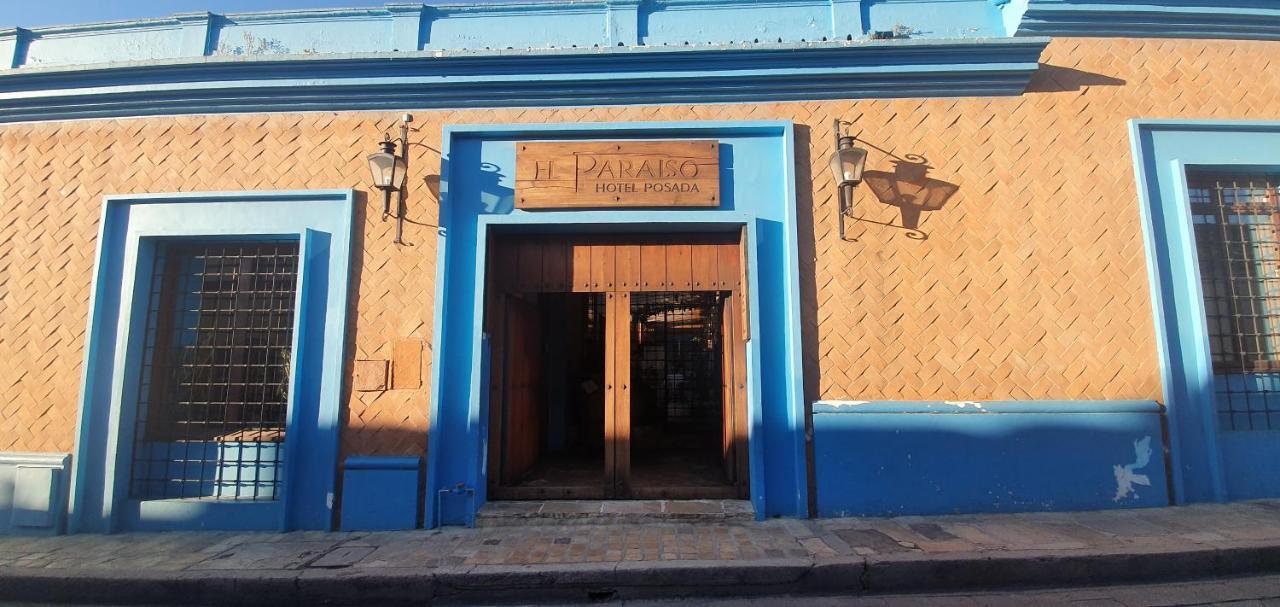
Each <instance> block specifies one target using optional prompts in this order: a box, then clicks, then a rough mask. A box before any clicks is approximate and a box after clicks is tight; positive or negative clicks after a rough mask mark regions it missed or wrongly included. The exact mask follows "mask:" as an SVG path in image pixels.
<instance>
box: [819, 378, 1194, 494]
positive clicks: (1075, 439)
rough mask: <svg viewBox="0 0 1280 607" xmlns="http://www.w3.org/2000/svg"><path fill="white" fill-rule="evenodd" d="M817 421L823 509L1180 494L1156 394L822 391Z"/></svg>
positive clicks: (820, 492)
mask: <svg viewBox="0 0 1280 607" xmlns="http://www.w3.org/2000/svg"><path fill="white" fill-rule="evenodd" d="M813 426H814V466H815V473H816V489H817V501H818V515H819V516H824V517H834V516H892V515H905V514H953V513H957V514H958V513H971V512H1019V511H1050V510H1091V509H1102V508H1121V507H1124V508H1132V507H1155V506H1165V505H1168V504H1169V490H1168V481H1167V475H1166V468H1165V457H1164V439H1163V433H1162V431H1161V413H1160V407H1159V405H1157V404H1156V403H1154V402H1149V401H1065V402H1064V401H1033V402H981V403H978V402H864V401H845V402H836V401H822V402H818V403H815V404H814V407H813Z"/></svg>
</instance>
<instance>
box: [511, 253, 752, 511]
mask: <svg viewBox="0 0 1280 607" xmlns="http://www.w3.org/2000/svg"><path fill="white" fill-rule="evenodd" d="M739 241H740V237H739V235H737V234H710V235H697V236H692V237H682V238H672V237H640V236H631V237H602V236H585V235H583V236H567V237H566V236H562V235H558V236H529V235H519V236H516V235H513V236H505V237H499V238H495V240H494V242H493V244H492V247H493V250H492V251H491V255H490V256H489V259H490V260H491V264H492V266H491V268H490V273H489V276H490V282H489V285H488V287H489V288H488V289H487V294H488V296H487V299H488V301H487V312H486V325H487V327H488V329H489V334H490V336H491V339H492V342H491V343H492V344H493V355H492V360H493V361H494V363H493V368H492V373H491V381H490V385H489V389H490V391H491V392H490V395H491V397H490V403H491V405H490V437H491V440H490V457H489V462H490V463H489V495H490V496H491V497H492V498H493V499H610V498H618V499H701V498H716V499H724V498H745V497H746V496H747V490H748V484H747V476H748V474H747V445H746V441H747V436H746V411H745V409H746V406H745V405H746V403H745V389H744V388H745V377H744V376H745V365H744V364H743V360H742V358H743V353H744V345H745V339H746V335H745V332H744V331H742V330H741V327H742V326H744V323H742V321H741V317H740V316H739V315H741V314H743V313H744V310H743V309H742V306H741V305H740V304H739V303H738V302H739V301H740V300H741V299H742V289H741V278H740V268H741V266H742V264H741V254H740V251H739V247H738V243H739Z"/></svg>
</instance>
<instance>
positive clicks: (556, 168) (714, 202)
mask: <svg viewBox="0 0 1280 607" xmlns="http://www.w3.org/2000/svg"><path fill="white" fill-rule="evenodd" d="M515 197H516V201H515V202H516V208H518V209H549V208H564V207H578V208H585V207H715V206H720V142H718V141H707V140H698V141H528V142H519V143H517V144H516V193H515Z"/></svg>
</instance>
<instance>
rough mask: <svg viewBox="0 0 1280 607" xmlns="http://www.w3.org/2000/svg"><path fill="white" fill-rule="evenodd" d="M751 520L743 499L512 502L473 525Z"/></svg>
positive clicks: (492, 506)
mask: <svg viewBox="0 0 1280 607" xmlns="http://www.w3.org/2000/svg"><path fill="white" fill-rule="evenodd" d="M755 517H756V511H755V508H753V507H752V506H751V502H750V501H747V500H546V501H516V500H512V501H495V502H489V503H487V504H485V505H484V507H483V508H481V509H480V512H479V513H477V514H476V526H477V527H503V526H515V525H616V524H642V523H675V522H680V523H688V522H717V523H721V522H727V521H750V520H754V519H755Z"/></svg>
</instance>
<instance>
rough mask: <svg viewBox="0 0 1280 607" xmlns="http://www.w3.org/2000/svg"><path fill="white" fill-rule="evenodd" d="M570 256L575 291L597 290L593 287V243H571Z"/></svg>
mask: <svg viewBox="0 0 1280 607" xmlns="http://www.w3.org/2000/svg"><path fill="white" fill-rule="evenodd" d="M569 248H570V249H571V252H570V255H569V258H570V261H571V262H572V264H573V265H572V267H571V268H570V271H569V272H570V275H571V276H572V277H573V291H574V292H578V293H585V292H589V291H595V290H596V289H593V288H591V245H590V244H587V243H585V242H571V243H569Z"/></svg>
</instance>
